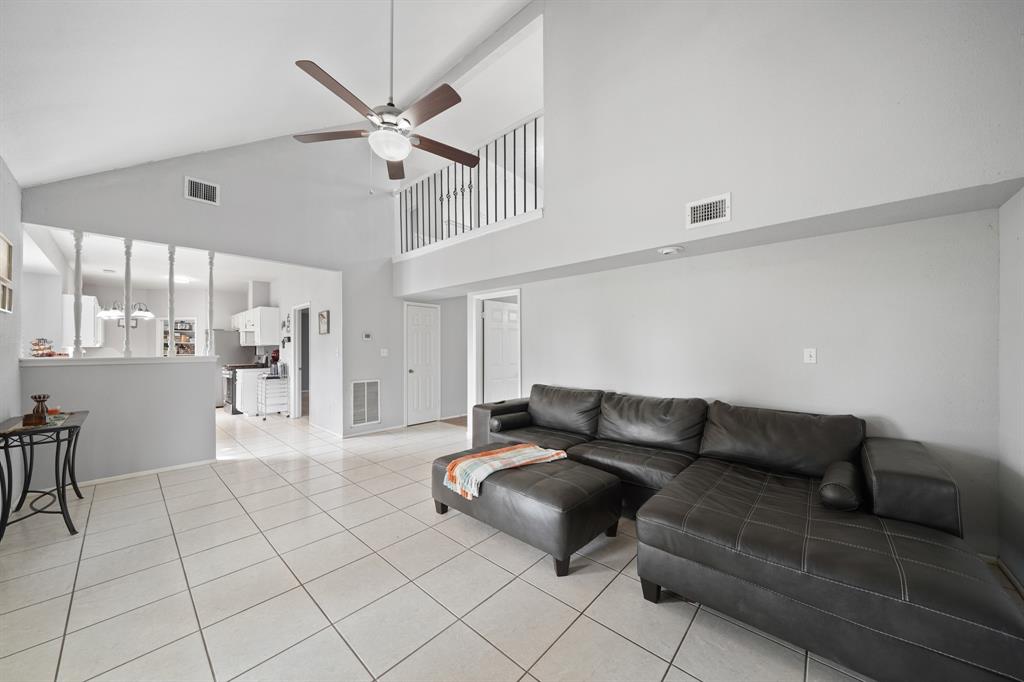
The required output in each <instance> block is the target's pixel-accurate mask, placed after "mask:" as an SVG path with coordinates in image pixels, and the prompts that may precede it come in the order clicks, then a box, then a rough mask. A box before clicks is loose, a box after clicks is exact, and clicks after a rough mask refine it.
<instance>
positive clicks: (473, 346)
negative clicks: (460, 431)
mask: <svg viewBox="0 0 1024 682" xmlns="http://www.w3.org/2000/svg"><path fill="white" fill-rule="evenodd" d="M506 296H515V297H516V301H518V302H519V381H518V382H517V383H518V384H519V395H520V396H522V394H523V298H522V295H521V291H520V290H519V289H501V290H498V291H484V292H479V293H472V294H469V295H468V296H466V308H467V310H466V320H467V321H468V324H467V325H466V335H467V338H466V363H467V364H466V432H467V434H468V435H469V437H470V438H472V437H473V406H474V405H477V404H479V403H481V402H482V401H483V389H482V387H481V385H480V379H481V378H482V374H481V372H480V363H481V360H482V359H483V354H482V350H483V344H482V343H481V337H482V336H483V325H482V324H481V323H480V321H481V318H480V315H479V314H478V310H477V309H478V308H479V307H480V306H481V305H482V303H483V301H485V300H487V299H489V298H505V297H506Z"/></svg>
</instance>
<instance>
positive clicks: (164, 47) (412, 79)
mask: <svg viewBox="0 0 1024 682" xmlns="http://www.w3.org/2000/svg"><path fill="white" fill-rule="evenodd" d="M526 2H527V0H488V1H487V2H466V1H460V0H423V1H418V0H417V1H411V0H399V1H398V2H397V3H396V10H395V33H396V37H395V41H396V58H395V99H396V103H397V104H398V105H399V106H402V105H406V104H408V103H410V102H411V101H413V100H414V99H415V98H416V97H417V96H419V95H420V94H422V93H423V92H425V91H426V90H427V89H428V88H429V87H430V86H431V85H433V84H434V83H435V82H436V81H437V80H438V79H439V78H440V77H441V76H442V75H443V74H444V73H446V72H447V71H448V70H449V69H450V68H451V67H453V66H454V65H455V64H456V63H457V62H458V61H459V60H460V59H461V58H463V57H464V56H465V55H466V54H467V53H468V52H469V51H470V50H472V48H474V47H475V46H477V45H478V44H479V43H480V42H481V41H482V40H483V39H484V38H486V37H487V36H489V35H490V34H491V33H493V32H494V31H495V30H496V29H497V28H498V27H499V26H501V25H502V24H503V23H505V22H506V21H507V20H508V19H509V18H511V17H512V16H513V15H514V14H515V13H516V12H518V11H519V10H520V9H521V8H522V7H523V6H524V5H525V4H526ZM387 48H388V5H387V3H386V2H382V1H380V0H349V1H347V2H325V1H322V0H318V1H310V0H290V1H289V2H283V1H276V0H267V1H265V2H228V1H223V2H200V1H194V0H173V1H168V0H148V1H147V2H121V1H118V0H88V1H78V0H72V1H60V0H51V1H48V2H38V1H36V0H4V2H3V3H0V155H2V156H3V157H4V159H5V161H6V162H7V164H8V167H9V168H10V169H11V172H12V173H13V174H14V175H15V177H16V178H17V180H18V181H19V182H20V183H21V184H22V185H23V186H32V185H37V184H42V183H46V182H52V181H55V180H59V179H63V178H68V177H75V176H79V175H84V174H88V173H95V172H99V171H103V170H109V169H112V168H121V167H126V166H132V165H136V164H139V163H144V162H147V161H153V160H157V159H164V158H170V157H174V156H180V155H184V154H189V153H193V152H198V151H203V150H207V149H218V148H222V147H228V146H232V145H237V144H242V143H246V142H252V141H255V140H261V139H266V138H271V137H276V136H280V135H287V134H291V133H295V132H301V131H306V130H316V129H321V128H326V127H332V126H340V125H344V124H346V123H348V124H351V123H353V122H355V121H356V119H358V116H353V114H352V112H351V111H350V110H348V109H347V107H346V106H345V105H344V103H342V102H341V101H340V100H338V99H337V98H335V97H334V96H333V95H331V94H330V93H328V92H327V91H326V90H325V89H324V88H322V87H321V86H319V85H318V84H317V83H315V82H314V81H313V80H312V79H311V78H309V76H307V75H306V74H304V73H302V72H301V71H300V70H299V69H298V68H296V67H295V66H294V62H295V61H296V60H297V59H302V58H308V59H313V60H315V61H317V62H318V63H319V64H320V65H321V66H322V67H324V68H325V69H326V70H327V71H328V72H330V73H331V74H332V75H334V76H335V78H337V79H338V80H339V81H341V82H342V83H343V84H345V85H346V86H347V87H348V88H349V89H350V90H352V91H353V92H355V93H356V94H357V95H358V96H359V97H361V98H362V99H363V100H364V101H366V102H368V103H369V104H370V105H371V106H374V105H376V104H380V103H383V102H384V101H385V100H386V99H387V94H388V93H387V86H388V55H387ZM538 63H539V62H538ZM535 85H536V87H535V88H534V89H535V90H536V91H537V92H538V93H539V91H540V89H539V84H535ZM467 87H475V88H477V89H479V84H476V85H473V84H467ZM499 94H500V93H499ZM463 96H464V98H465V97H466V94H465V93H463ZM477 99H478V104H477V107H479V109H478V110H484V109H488V108H490V109H491V110H495V109H494V108H493V105H495V104H499V101H493V102H490V103H484V101H483V99H484V97H483V95H478V96H477ZM467 104H468V102H467V103H464V105H463V106H467ZM467 108H468V109H470V111H467V112H466V114H465V116H466V118H465V119H464V120H467V119H469V118H470V115H471V114H472V113H473V109H472V108H470V107H469V106H467ZM497 110H498V111H500V109H497ZM477 118H478V117H476V116H474V117H472V119H473V120H475V119H477ZM512 122H514V121H510V122H509V123H512ZM453 125H456V122H455V121H452V122H451V123H450V124H449V125H448V126H443V125H442V122H441V121H440V120H438V129H437V130H436V131H434V130H431V131H429V132H431V133H432V134H436V135H438V136H439V137H440V136H441V135H442V133H444V132H445V128H449V130H450V127H451V126H453ZM425 132H427V130H426V129H425ZM494 132H498V131H494ZM462 136H463V135H460V136H459V137H462ZM464 136H465V137H467V138H472V137H474V136H476V137H479V135H478V134H477V131H475V130H473V131H467V132H466V133H464ZM442 139H445V138H443V137H442ZM476 141H480V140H476ZM452 142H453V143H462V140H453V141H452ZM467 143H468V140H467Z"/></svg>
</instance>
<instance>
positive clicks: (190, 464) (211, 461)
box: [78, 459, 217, 487]
mask: <svg viewBox="0 0 1024 682" xmlns="http://www.w3.org/2000/svg"><path fill="white" fill-rule="evenodd" d="M216 463H217V460H216V459H201V460H199V461H198V462H188V463H186V464H175V465H174V466H169V467H160V468H159V469H146V470H144V471H136V472H135V473H132V474H118V475H117V476H107V477H105V478H94V479H92V480H91V481H79V482H78V485H79V486H80V487H81V486H86V485H100V484H101V483H113V482H114V481H123V480H124V479H126V478H135V477H136V476H149V475H150V474H162V473H164V472H167V471H175V470H177V469H188V468H189V467H197V466H200V465H203V464H216Z"/></svg>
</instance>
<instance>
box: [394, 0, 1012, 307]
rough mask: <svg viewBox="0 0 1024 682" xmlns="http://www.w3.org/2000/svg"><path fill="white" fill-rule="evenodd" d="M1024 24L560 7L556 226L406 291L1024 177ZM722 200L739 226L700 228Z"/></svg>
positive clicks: (446, 258) (550, 176) (435, 264)
mask: <svg viewBox="0 0 1024 682" xmlns="http://www.w3.org/2000/svg"><path fill="white" fill-rule="evenodd" d="M1022 24H1024V3H1020V2H998V1H986V0H976V1H974V2H949V3H915V2H885V3H864V2H789V3H783V2H640V1H636V2H579V1H560V2H547V3H545V4H544V114H545V118H544V124H545V138H544V139H545V145H544V164H545V177H544V181H545V185H544V189H545V195H546V204H545V207H544V218H543V219H542V220H539V221H536V222H532V223H528V224H525V225H521V226H518V227H515V228H513V229H509V230H505V231H503V232H498V233H495V234H493V235H490V236H487V237H484V238H481V239H475V240H470V241H467V242H465V243H463V244H460V245H458V246H453V247H451V248H447V249H442V250H440V251H438V252H435V253H433V254H429V255H423V256H421V257H418V258H414V259H410V260H407V261H404V262H401V263H399V264H397V266H396V285H397V288H396V294H398V295H417V294H422V293H423V292H428V291H435V290H440V289H446V288H449V287H455V286H460V285H465V284H469V283H479V282H484V281H488V280H494V279H500V278H502V277H504V276H512V275H516V274H519V273H525V272H532V271H539V270H543V269H545V268H551V267H558V266H564V265H566V264H570V263H577V262H583V261H591V260H595V259H600V258H605V257H609V256H612V255H615V254H622V253H630V252H634V251H641V250H649V249H654V248H656V247H658V246H662V245H665V244H672V243H679V242H685V241H688V240H696V239H704V238H707V237H710V236H714V235H719V234H724V233H727V232H737V231H749V230H755V231H756V228H761V227H762V226H770V225H775V224H779V223H787V222H789V221H796V220H800V219H805V218H811V217H816V216H826V215H832V214H836V213H839V212H842V211H847V210H852V209H860V208H862V207H869V206H876V205H879V204H885V203H887V202H894V201H899V200H904V199H911V198H914V197H924V196H929V195H935V194H939V193H944V192H948V191H951V190H958V189H962V188H967V187H975V186H979V185H986V184H988V183H995V182H1000V181H1004V180H1009V179H1011V178H1021V177H1024V116H1021V113H1020V112H1021V111H1024V59H1021V51H1020V50H1021V48H1020V27H1021V25H1022ZM722 192H732V198H733V219H732V222H730V223H726V224H722V225H715V226H710V227H707V228H703V229H700V230H692V231H687V230H685V229H684V211H685V203H686V202H687V201H691V200H696V199H701V198H704V197H708V196H713V195H716V194H719V193H722ZM1003 201H1005V197H1004V198H1003ZM999 203H1002V201H1000V202H999ZM999 203H996V204H994V206H996V207H997V206H998V205H999ZM958 210H960V211H963V210H968V209H967V208H960V209H958ZM952 212H955V211H953V210H950V211H945V213H952ZM931 215H941V213H932V214H931ZM875 224H876V225H877V224H882V223H875ZM861 226H863V225H861ZM491 286H504V284H497V283H494V284H492V285H491ZM481 288H482V287H481Z"/></svg>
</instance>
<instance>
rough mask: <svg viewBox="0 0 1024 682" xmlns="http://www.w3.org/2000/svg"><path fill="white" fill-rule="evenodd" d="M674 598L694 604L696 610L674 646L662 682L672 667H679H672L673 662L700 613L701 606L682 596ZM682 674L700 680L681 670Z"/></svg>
mask: <svg viewBox="0 0 1024 682" xmlns="http://www.w3.org/2000/svg"><path fill="white" fill-rule="evenodd" d="M676 596H678V597H679V598H680V599H682V600H684V601H686V602H687V603H689V604H695V605H696V607H697V608H695V609H694V610H693V615H692V616H690V622H688V623H687V624H686V627H685V628H684V629H683V637H682V639H680V640H679V644H676V649H675V651H674V652H672V658H671V660H669V662H668V670H666V671H665V674H664V675H663V676H662V678H661V679H662V680H663V681H664V680H665V678H667V677H668V674H669V673H670V672H671V671H672V668H673V667H677V668H678V667H679V666H674V665H673V661H675V660H676V658H677V657H678V656H679V652H680V650H682V648H683V642H685V641H686V636H687V635H688V634H690V628H692V627H693V624H694V623H695V622H696V621H697V614H698V613H700V610H701V604H698V603H696V602H691V601H689V600H688V599H686V597H683V596H682V595H676ZM679 669H680V670H683V669H682V668H679ZM683 672H685V673H686V674H687V675H690V676H691V677H693V678H694V679H696V680H700V678H699V677H697V676H696V675H692V674H691V673H688V672H686V671H685V670H683Z"/></svg>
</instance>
